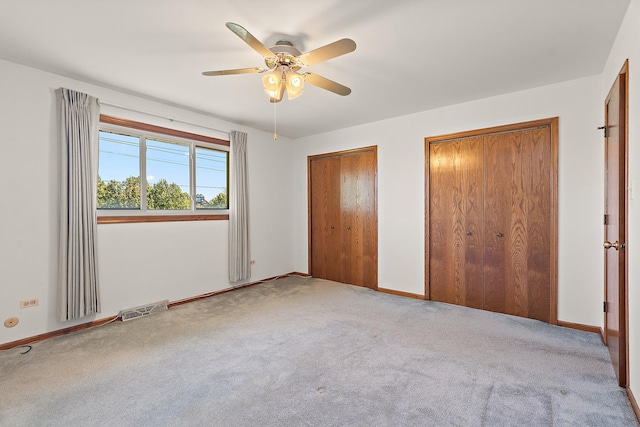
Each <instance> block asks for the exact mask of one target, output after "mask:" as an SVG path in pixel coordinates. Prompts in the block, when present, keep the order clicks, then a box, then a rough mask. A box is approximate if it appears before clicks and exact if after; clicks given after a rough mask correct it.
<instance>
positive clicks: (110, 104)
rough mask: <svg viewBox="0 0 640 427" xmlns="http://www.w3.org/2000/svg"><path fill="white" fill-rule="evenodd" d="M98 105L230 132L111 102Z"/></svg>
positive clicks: (221, 131)
mask: <svg viewBox="0 0 640 427" xmlns="http://www.w3.org/2000/svg"><path fill="white" fill-rule="evenodd" d="M98 103H99V104H100V105H108V106H109V107H115V108H120V109H122V110H127V111H133V112H134V113H141V114H146V115H147V116H153V117H158V118H160V119H164V120H169V121H170V122H177V123H183V124H185V125H191V126H197V127H200V128H203V129H208V130H212V131H215V132H220V133H223V134H225V135H229V133H230V131H224V130H220V129H214V128H212V127H209V126H205V125H201V124H198V123H193V122H188V121H185V120H180V119H174V118H172V117H167V116H163V115H161V114H156V113H150V112H148V111H142V110H138V109H135V108H131V107H125V106H124V105H118V104H113V103H111V102H104V101H101V100H99V99H98Z"/></svg>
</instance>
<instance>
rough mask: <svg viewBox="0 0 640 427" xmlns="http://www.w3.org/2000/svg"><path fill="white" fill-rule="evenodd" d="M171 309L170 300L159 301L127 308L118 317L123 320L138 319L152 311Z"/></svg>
mask: <svg viewBox="0 0 640 427" xmlns="http://www.w3.org/2000/svg"><path fill="white" fill-rule="evenodd" d="M168 309H169V301H168V300H164V301H158V302H154V303H152V304H147V305H141V306H140V307H133V308H128V309H126V310H121V311H120V313H118V317H119V318H120V320H122V321H123V322H126V321H127V320H132V319H137V318H139V317H143V316H147V315H149V314H152V313H157V312H158V311H164V310H168Z"/></svg>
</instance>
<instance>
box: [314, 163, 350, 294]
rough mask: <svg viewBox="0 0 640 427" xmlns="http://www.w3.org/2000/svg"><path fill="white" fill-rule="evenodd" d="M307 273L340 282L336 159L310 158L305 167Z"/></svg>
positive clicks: (340, 239) (338, 184)
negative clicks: (308, 222) (308, 225)
mask: <svg viewBox="0 0 640 427" xmlns="http://www.w3.org/2000/svg"><path fill="white" fill-rule="evenodd" d="M309 169H310V170H309V173H310V175H311V178H310V180H309V181H310V188H309V193H310V194H309V197H310V215H311V218H312V219H313V220H312V221H311V236H312V239H311V250H310V256H311V263H310V264H311V271H310V274H311V275H312V276H313V277H321V278H323V279H327V280H334V281H337V282H340V281H342V269H341V258H340V257H341V256H340V249H341V245H342V234H341V231H340V229H341V225H340V224H341V206H340V205H341V201H340V184H341V183H340V157H337V156H334V157H324V158H318V159H314V160H313V161H312V162H310V165H309Z"/></svg>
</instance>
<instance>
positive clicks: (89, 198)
mask: <svg viewBox="0 0 640 427" xmlns="http://www.w3.org/2000/svg"><path fill="white" fill-rule="evenodd" d="M56 96H57V98H58V112H59V117H60V151H61V160H62V161H61V179H60V181H61V191H60V196H61V199H60V208H61V209H60V252H59V280H58V319H59V320H60V321H61V322H64V321H67V320H71V319H76V318H79V317H83V316H87V315H89V314H94V313H100V292H99V288H98V262H97V251H96V249H97V242H96V235H97V225H96V224H97V223H96V185H97V184H96V181H97V170H96V167H97V152H96V150H97V138H98V120H99V107H98V100H97V99H96V98H94V97H92V96H89V95H87V94H84V93H80V92H76V91H73V90H69V89H65V88H60V89H58V90H57V91H56Z"/></svg>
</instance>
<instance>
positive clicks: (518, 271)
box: [484, 128, 551, 322]
mask: <svg viewBox="0 0 640 427" xmlns="http://www.w3.org/2000/svg"><path fill="white" fill-rule="evenodd" d="M550 148H551V147H550V132H549V128H540V129H532V130H525V131H518V132H510V133H502V134H495V135H488V136H486V137H485V146H484V159H485V162H484V164H485V199H484V206H485V213H484V215H485V255H484V259H485V309H487V310H491V311H497V312H501V313H506V314H513V315H516V316H522V317H529V318H534V319H538V320H543V321H547V322H548V321H549V319H550V302H549V295H550V276H549V269H550V254H549V250H548V248H549V246H550V240H549V239H550V217H551V215H550V214H551V212H550V200H551V198H550V191H551V190H550V182H549V181H550V179H549V177H550V161H549V158H550Z"/></svg>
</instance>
